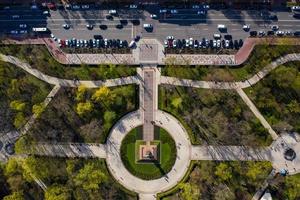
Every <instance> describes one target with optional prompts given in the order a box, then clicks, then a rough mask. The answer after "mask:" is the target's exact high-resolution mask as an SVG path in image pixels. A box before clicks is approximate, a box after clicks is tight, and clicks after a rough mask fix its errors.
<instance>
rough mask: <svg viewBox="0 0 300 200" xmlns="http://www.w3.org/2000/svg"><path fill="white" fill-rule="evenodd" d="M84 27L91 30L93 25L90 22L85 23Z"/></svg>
mask: <svg viewBox="0 0 300 200" xmlns="http://www.w3.org/2000/svg"><path fill="white" fill-rule="evenodd" d="M86 28H87V29H89V30H92V29H93V28H94V26H93V25H92V24H87V25H86Z"/></svg>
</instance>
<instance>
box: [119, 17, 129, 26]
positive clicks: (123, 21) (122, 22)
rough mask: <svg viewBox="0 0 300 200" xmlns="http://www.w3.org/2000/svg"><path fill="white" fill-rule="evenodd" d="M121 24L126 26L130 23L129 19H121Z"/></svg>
mask: <svg viewBox="0 0 300 200" xmlns="http://www.w3.org/2000/svg"><path fill="white" fill-rule="evenodd" d="M120 24H122V25H124V26H126V25H127V24H128V21H127V20H126V19H121V20H120Z"/></svg>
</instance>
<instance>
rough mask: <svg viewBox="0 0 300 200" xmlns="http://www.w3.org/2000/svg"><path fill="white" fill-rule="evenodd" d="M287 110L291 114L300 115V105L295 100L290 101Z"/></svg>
mask: <svg viewBox="0 0 300 200" xmlns="http://www.w3.org/2000/svg"><path fill="white" fill-rule="evenodd" d="M287 108H288V109H289V111H290V112H291V113H295V114H299V113H300V104H299V103H298V102H297V100H292V101H291V102H290V103H289V104H288V105H287Z"/></svg>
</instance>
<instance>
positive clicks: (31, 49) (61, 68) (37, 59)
mask: <svg viewBox="0 0 300 200" xmlns="http://www.w3.org/2000/svg"><path fill="white" fill-rule="evenodd" d="M0 53H2V54H5V55H12V56H15V57H17V58H20V59H22V60H24V61H26V62H28V63H29V64H30V65H31V66H32V67H33V68H36V69H38V70H40V71H41V72H44V73H45V74H47V75H51V76H55V77H58V78H65V79H74V78H78V79H81V80H102V79H110V78H119V77H125V76H131V75H135V74H136V69H135V67H129V66H114V65H98V66H96V65H93V66H89V65H84V64H82V65H72V66H70V65H62V64H60V63H58V62H57V61H56V60H55V59H54V58H52V56H51V55H50V53H49V52H48V50H47V48H46V47H45V46H44V45H4V46H3V45H2V46H0Z"/></svg>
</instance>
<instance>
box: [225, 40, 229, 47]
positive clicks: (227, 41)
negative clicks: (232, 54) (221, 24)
mask: <svg viewBox="0 0 300 200" xmlns="http://www.w3.org/2000/svg"><path fill="white" fill-rule="evenodd" d="M225 48H227V49H228V48H229V40H225Z"/></svg>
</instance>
